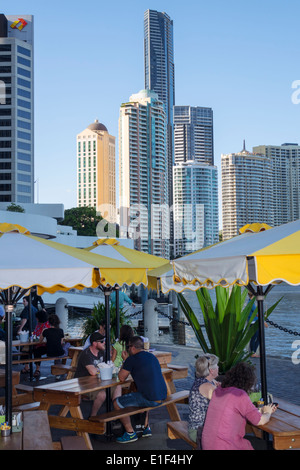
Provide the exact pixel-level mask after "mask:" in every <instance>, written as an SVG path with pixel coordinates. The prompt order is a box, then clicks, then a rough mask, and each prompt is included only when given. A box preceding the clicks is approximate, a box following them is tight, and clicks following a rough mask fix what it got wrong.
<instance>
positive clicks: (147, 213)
mask: <svg viewBox="0 0 300 470" xmlns="http://www.w3.org/2000/svg"><path fill="white" fill-rule="evenodd" d="M165 156H166V115H165V111H164V106H163V103H162V102H161V101H160V100H159V99H158V96H157V94H156V93H155V92H153V91H150V90H142V91H140V92H139V93H137V94H134V95H132V96H131V97H130V101H129V102H127V103H123V104H122V105H121V108H120V117H119V164H120V168H119V177H120V200H119V201H120V234H121V236H124V237H127V236H129V237H130V238H133V239H134V240H135V248H136V249H138V250H140V251H144V252H146V253H151V254H154V255H156V256H163V257H165V258H169V245H170V240H169V238H170V234H169V206H168V174H167V162H166V158H165Z"/></svg>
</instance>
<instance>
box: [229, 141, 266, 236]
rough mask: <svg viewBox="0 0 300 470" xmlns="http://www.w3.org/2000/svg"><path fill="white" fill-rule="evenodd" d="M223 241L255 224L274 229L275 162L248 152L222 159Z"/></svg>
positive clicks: (244, 150) (232, 154)
mask: <svg viewBox="0 0 300 470" xmlns="http://www.w3.org/2000/svg"><path fill="white" fill-rule="evenodd" d="M221 166H222V221H223V224H222V225H223V239H224V240H226V239H228V238H232V237H234V236H235V235H238V233H239V229H240V228H242V227H243V226H244V225H246V224H251V223H254V222H260V223H266V224H268V225H271V226H273V221H274V214H273V207H274V205H273V192H272V185H273V179H272V162H271V160H270V158H268V157H267V156H265V155H261V154H257V153H251V152H248V151H247V150H246V149H245V143H244V148H243V150H242V151H241V152H239V153H231V154H228V155H221Z"/></svg>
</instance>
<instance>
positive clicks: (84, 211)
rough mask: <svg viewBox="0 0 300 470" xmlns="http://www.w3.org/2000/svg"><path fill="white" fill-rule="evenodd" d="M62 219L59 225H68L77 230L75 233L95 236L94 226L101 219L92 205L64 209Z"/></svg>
mask: <svg viewBox="0 0 300 470" xmlns="http://www.w3.org/2000/svg"><path fill="white" fill-rule="evenodd" d="M64 216H65V217H64V220H63V221H62V222H59V225H70V226H71V227H72V228H73V229H74V230H77V235H85V236H91V237H94V236H96V235H97V234H96V227H97V224H98V222H100V220H102V219H103V217H102V216H101V215H97V212H96V209H95V208H94V207H88V206H84V207H73V208H72V209H66V210H65V214H64Z"/></svg>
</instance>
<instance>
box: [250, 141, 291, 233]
mask: <svg viewBox="0 0 300 470" xmlns="http://www.w3.org/2000/svg"><path fill="white" fill-rule="evenodd" d="M253 152H256V153H260V154H262V155H265V156H266V157H267V158H269V159H270V161H271V163H272V178H273V184H272V191H273V206H274V209H273V212H274V225H275V226H276V225H281V224H286V223H288V222H292V221H293V220H297V219H300V147H299V145H298V144H294V143H285V144H282V145H278V146H275V145H259V146H257V147H253Z"/></svg>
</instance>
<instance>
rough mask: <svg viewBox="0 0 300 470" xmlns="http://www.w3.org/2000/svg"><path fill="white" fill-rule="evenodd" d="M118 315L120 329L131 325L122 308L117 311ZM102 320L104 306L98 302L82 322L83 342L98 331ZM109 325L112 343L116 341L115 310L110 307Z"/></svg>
mask: <svg viewBox="0 0 300 470" xmlns="http://www.w3.org/2000/svg"><path fill="white" fill-rule="evenodd" d="M119 315H120V327H121V326H122V325H125V324H127V325H128V324H129V325H130V324H131V323H130V320H129V319H128V318H127V317H126V316H125V312H124V311H123V309H122V308H120V309H119ZM103 320H105V305H104V304H103V303H101V302H98V304H96V305H94V308H93V310H92V314H91V315H90V316H88V317H87V318H86V319H85V320H84V322H83V325H82V330H83V341H85V340H86V338H87V337H88V336H90V334H92V333H93V332H94V331H96V330H98V329H99V326H100V322H101V321H103ZM110 324H111V327H110V337H111V341H113V340H115V339H116V308H115V307H114V306H112V305H111V306H110Z"/></svg>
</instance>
